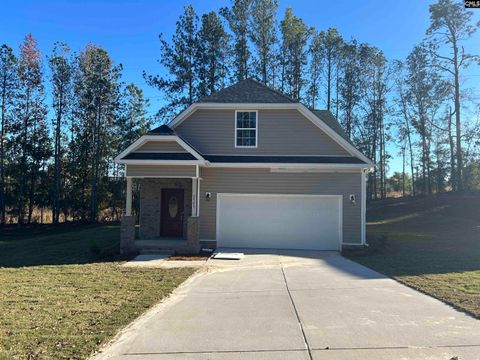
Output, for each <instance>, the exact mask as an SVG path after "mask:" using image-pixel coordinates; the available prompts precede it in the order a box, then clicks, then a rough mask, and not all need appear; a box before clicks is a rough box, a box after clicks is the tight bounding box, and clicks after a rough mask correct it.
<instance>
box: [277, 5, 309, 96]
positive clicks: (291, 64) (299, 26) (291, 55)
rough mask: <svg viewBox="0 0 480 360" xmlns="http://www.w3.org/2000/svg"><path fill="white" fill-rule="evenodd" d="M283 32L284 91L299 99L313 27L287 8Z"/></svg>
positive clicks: (282, 22) (282, 25) (282, 26)
mask: <svg viewBox="0 0 480 360" xmlns="http://www.w3.org/2000/svg"><path fill="white" fill-rule="evenodd" d="M280 29H281V33H282V52H283V53H284V54H285V56H284V63H283V64H282V66H283V67H284V68H285V70H284V76H285V81H284V86H286V88H285V89H284V92H286V93H287V94H288V95H289V96H291V97H292V98H294V99H297V100H299V99H300V96H301V89H302V86H303V84H304V82H305V79H303V77H302V75H303V72H304V67H305V65H306V63H307V42H308V39H309V37H310V34H311V31H312V30H311V29H310V28H309V27H308V26H307V25H305V23H304V22H303V20H302V19H300V18H299V17H297V16H295V15H294V14H293V10H292V8H287V10H286V11H285V17H284V18H283V20H282V21H281V23H280Z"/></svg>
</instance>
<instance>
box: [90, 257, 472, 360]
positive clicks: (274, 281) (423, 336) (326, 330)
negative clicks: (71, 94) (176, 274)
mask: <svg viewBox="0 0 480 360" xmlns="http://www.w3.org/2000/svg"><path fill="white" fill-rule="evenodd" d="M454 356H458V359H459V360H464V359H472V360H473V359H480V321H478V320H475V319H473V318H471V317H470V316H468V315H465V314H463V313H461V312H458V311H456V310H454V309H452V308H451V307H449V306H447V305H445V304H443V303H441V302H440V301H437V300H435V299H433V298H431V297H428V296H426V295H423V294H421V293H419V292H417V291H415V290H412V289H410V288H408V287H405V286H403V285H400V284H399V283H397V282H395V281H393V280H391V279H389V278H386V277H384V276H383V275H381V274H379V273H376V272H374V271H372V270H369V269H367V268H365V267H363V266H361V265H359V264H357V263H354V262H352V261H350V260H347V259H345V258H343V257H342V256H340V255H339V254H337V253H330V252H302V251H268V252H267V251H266V252H263V253H262V252H261V251H258V252H250V253H249V255H247V256H245V258H244V259H242V260H240V261H233V260H230V261H228V260H210V261H209V262H208V267H207V268H206V269H204V271H202V272H201V273H200V274H198V275H196V276H195V277H194V278H193V279H191V280H190V281H188V282H187V284H185V285H184V286H182V287H180V288H179V289H177V291H176V292H175V293H174V295H173V296H172V297H171V298H170V299H169V300H167V301H166V302H165V303H163V304H160V305H159V306H157V307H155V308H154V309H152V310H151V311H149V312H148V313H147V314H145V315H144V316H142V317H141V318H140V319H138V320H137V321H136V322H134V323H133V324H132V325H131V326H130V327H129V328H128V329H126V330H125V331H124V332H122V334H120V336H119V337H117V339H116V340H115V341H114V342H113V344H112V345H110V346H109V347H107V348H106V349H104V351H103V353H101V354H99V355H98V356H97V357H96V359H152V360H154V359H155V360H157V359H158V360H160V359H161V360H163V359H173V360H177V359H202V360H204V359H221V360H230V359H259V360H260V359H261V360H264V359H285V360H297V359H299V360H300V359H306V360H308V359H318V360H320V359H329V360H335V359H342V360H346V359H349V360H350V359H358V360H360V359H368V360H373V359H381V360H386V359H395V360H396V359H415V360H418V359H439V360H440V359H441V360H448V359H451V358H452V357H454Z"/></svg>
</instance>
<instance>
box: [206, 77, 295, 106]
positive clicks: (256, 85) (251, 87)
mask: <svg viewBox="0 0 480 360" xmlns="http://www.w3.org/2000/svg"><path fill="white" fill-rule="evenodd" d="M297 102H298V101H297V100H294V99H292V98H290V97H289V96H287V95H285V94H282V93H281V92H280V91H277V90H275V89H272V88H271V87H269V86H267V85H265V84H263V83H261V82H259V81H257V80H254V79H245V80H242V81H239V82H238V83H236V84H233V85H231V86H228V87H226V88H224V89H222V90H220V91H219V92H216V93H215V94H212V95H210V96H206V97H203V98H201V99H200V100H198V101H197V103H237V104H247V103H248V104H253V103H262V104H279V103H280V104H284V103H297Z"/></svg>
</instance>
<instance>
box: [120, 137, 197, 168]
mask: <svg viewBox="0 0 480 360" xmlns="http://www.w3.org/2000/svg"><path fill="white" fill-rule="evenodd" d="M149 141H152V142H168V141H175V142H176V143H177V144H178V145H180V146H181V147H183V148H184V149H185V150H186V151H187V152H189V153H190V154H192V155H193V156H194V157H195V158H196V159H197V160H199V161H202V162H203V161H205V159H204V158H203V157H202V156H201V155H200V154H199V153H198V152H196V151H195V150H194V149H193V148H192V147H191V146H190V145H188V144H187V143H186V142H185V141H183V140H182V139H180V138H179V137H178V136H176V135H161V136H160V135H143V136H141V137H140V138H139V139H138V140H137V141H135V142H134V143H133V144H131V145H130V146H129V147H127V148H126V149H125V150H123V151H122V152H121V153H120V154H118V155H117V156H116V157H115V159H114V161H115V162H116V163H117V164H126V163H125V162H124V161H126V160H122V159H123V158H124V157H125V156H126V155H128V154H129V153H131V152H133V151H135V150H136V149H138V148H139V147H141V146H142V145H143V144H145V143H147V142H149ZM156 161H160V160H156ZM162 161H165V160H162ZM175 161H177V162H178V160H175Z"/></svg>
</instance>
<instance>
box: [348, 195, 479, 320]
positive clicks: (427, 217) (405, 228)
mask: <svg viewBox="0 0 480 360" xmlns="http://www.w3.org/2000/svg"><path fill="white" fill-rule="evenodd" d="M479 205H480V196H462V197H459V196H454V195H442V196H438V197H434V198H432V199H398V200H387V201H380V202H374V203H373V204H371V205H370V206H369V209H368V211H367V222H368V224H367V237H368V241H369V243H370V245H371V246H370V248H368V250H365V251H360V252H347V253H346V255H347V256H348V257H350V258H351V259H353V260H355V261H357V262H359V263H361V264H364V265H366V266H368V267H370V268H372V269H374V270H377V271H379V272H381V273H383V274H386V275H388V276H391V277H393V278H394V279H396V280H398V281H400V282H402V283H404V284H406V285H408V286H411V287H413V288H416V289H418V290H420V291H422V292H425V293H427V294H429V295H431V296H433V297H436V298H438V299H440V300H442V301H444V302H446V303H448V304H450V305H452V306H454V307H456V308H458V309H460V310H463V311H465V312H467V313H469V314H471V315H473V316H475V317H477V318H479V319H480V212H479V211H478V208H479Z"/></svg>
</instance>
